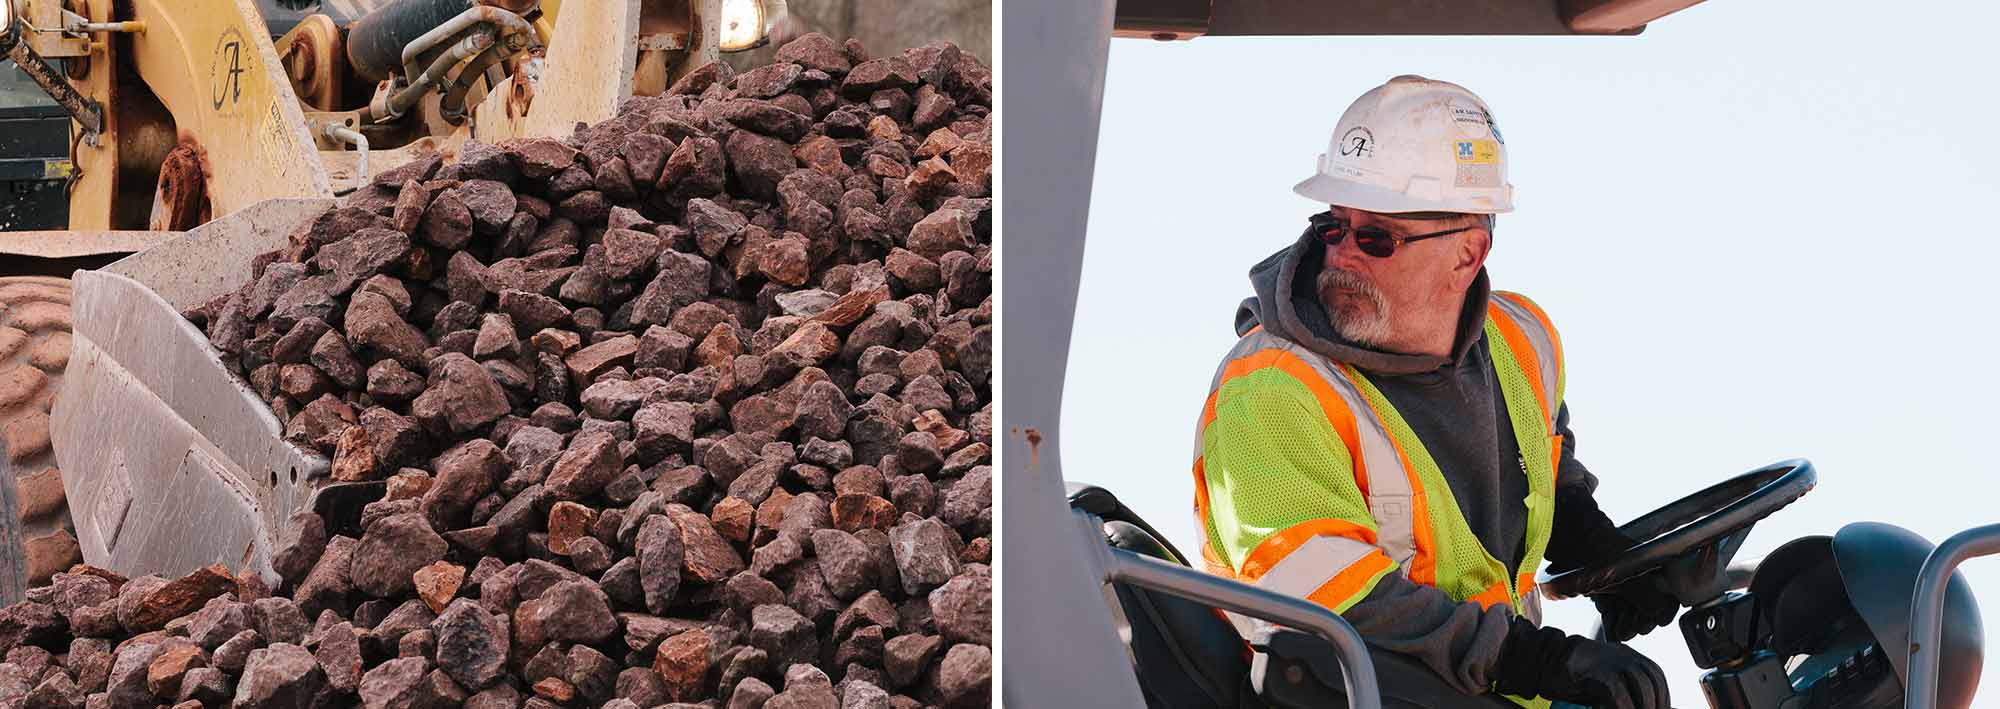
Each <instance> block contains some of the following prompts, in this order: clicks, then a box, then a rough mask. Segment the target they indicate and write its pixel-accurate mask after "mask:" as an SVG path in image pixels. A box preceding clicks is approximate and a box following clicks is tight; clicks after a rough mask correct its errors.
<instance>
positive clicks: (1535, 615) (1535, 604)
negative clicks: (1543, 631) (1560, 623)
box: [1519, 586, 1542, 625]
mask: <svg viewBox="0 0 2000 709" xmlns="http://www.w3.org/2000/svg"><path fill="white" fill-rule="evenodd" d="M1519 613H1520V615H1521V617H1523V618H1527V619H1528V622H1530V623H1534V624H1535V625H1541V624H1542V587H1540V586H1536V587H1534V588H1531V589H1528V592H1527V593H1524V594H1521V607H1520V609H1519Z"/></svg>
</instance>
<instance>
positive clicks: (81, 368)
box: [50, 199, 334, 586]
mask: <svg viewBox="0 0 2000 709" xmlns="http://www.w3.org/2000/svg"><path fill="white" fill-rule="evenodd" d="M333 204H334V202H333V200H331V199H275V200H267V201H264V202H260V203H257V204H254V205H251V206H250V207H247V208H245V209H243V210H240V211H238V212H236V213H234V214H231V215H229V216H226V217H223V218H221V219H218V220H215V221H213V222H210V223H208V224H204V225H202V226H200V227H198V228H196V229H194V230H192V231H189V232H186V233H184V234H180V235H177V236H175V237H174V238H172V239H171V240H168V241H166V242H164V243H160V244H158V245H156V246H153V247H151V248H148V249H146V250H144V251H141V252H139V253H136V254H133V255H132V256H129V257H127V258H124V259H121V260H119V261H117V262H114V263H112V264H111V265H109V266H106V267H104V268H102V269H98V270H94V271H78V272H76V274H75V276H74V295H73V300H72V305H71V307H72V313H73V318H74V331H73V339H72V343H73V344H72V349H71V354H70V360H69V368H68V371H67V373H66V381H65V383H64V386H63V388H62V391H61V392H60V393H59V394H58V395H57V397H56V400H55V404H54V411H53V413H52V415H51V417H50V436H51V438H52V439H53V443H54V447H55V450H56V457H57V460H58V462H59V463H60V464H61V467H62V470H63V488H64V491H65V493H66V494H67V496H68V498H69V505H70V512H71V517H72V519H73V520H74V522H75V525H76V536H77V540H78V542H79V544H80V545H81V546H82V552H83V558H84V561H86V562H88V563H90V564H93V565H96V566H102V567H105V568H109V569H111V570H113V571H117V572H119V573H121V574H126V575H129V576H137V575H141V574H148V573H153V574H161V575H163V576H168V577H176V576H179V575H182V574H184V573H187V572H189V571H192V570H194V569H196V568H198V567H202V566H206V565H209V564H216V563H221V564H225V565H228V566H229V567H231V568H235V569H254V570H256V571H257V572H258V573H259V574H260V575H262V576H263V577H264V579H265V581H266V582H268V583H272V584H273V585H274V586H275V585H276V583H277V581H278V579H277V575H276V574H275V573H274V572H273V571H272V567H271V557H272V555H273V554H274V553H275V552H276V546H275V545H276V542H277V540H278V539H279V538H280V536H281V534H282V533H283V531H284V529H283V527H284V525H285V523H286V521H287V519H288V518H289V517H290V516H291V513H292V512H293V511H294V510H297V509H299V508H300V507H302V506H304V505H306V504H309V503H311V502H312V501H313V500H314V498H315V497H316V496H317V493H318V491H319V487H320V484H321V483H324V482H325V478H326V475H325V473H326V471H327V468H328V462H327V460H326V459H325V458H324V457H322V456H320V455H318V454H317V453H315V452H312V451H309V450H304V449H300V448H298V447H296V446H293V445H291V444H289V443H286V442H285V441H284V440H283V426H282V424H281V423H280V422H279V421H278V419H277V417H276V416H275V415H274V414H273V413H272V412H271V410H270V408H269V407H268V406H267V405H266V404H265V403H264V401H263V399H262V398H260V397H258V396H257V394H256V393H255V392H254V391H252V390H251V389H250V388H249V386H248V385H247V383H246V382H244V381H243V380H242V379H241V378H240V377H238V376H237V375H236V374H235V373H233V372H232V371H230V368H229V367H227V366H225V365H224V363H223V361H222V356H221V353H220V352H218V351H217V350H216V349H215V348H214V347H213V346H211V345H210V344H209V342H208V337H207V336H206V335H205V334H203V333H202V332H201V330H199V329H197V328H196V327H195V326H194V324H193V323H190V322H188V321H187V320H186V319H184V318H183V317H182V316H181V313H182V312H183V311H185V310H187V309H188V308H190V307H192V306H195V305H198V304H201V303H204V302H206V301H208V300H210V299H212V298H214V297H215V296H217V295H220V294H223V293H226V292H229V291H230V290H233V289H235V288H236V287H238V286H240V285H241V284H243V283H244V282H246V281H248V280H250V263H251V259H252V258H253V257H255V256H256V255H257V254H261V253H265V252H268V251H272V250H275V249H279V248H282V247H284V245H285V244H286V240H287V238H288V237H289V236H290V235H291V234H292V233H293V232H295V231H296V230H298V229H299V228H300V227H302V226H304V225H306V224H308V223H309V222H310V221H311V220H312V219H314V218H316V217H318V216H319V215H321V214H322V213H324V212H325V211H326V210H327V209H329V208H331V207H332V206H333Z"/></svg>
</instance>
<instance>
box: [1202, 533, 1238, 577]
mask: <svg viewBox="0 0 2000 709" xmlns="http://www.w3.org/2000/svg"><path fill="white" fill-rule="evenodd" d="M1204 536H1206V535H1204ZM1201 567H1202V570H1203V571H1207V572H1209V573H1211V574H1215V575H1216V576H1221V577H1223V578H1226V579H1233V578H1236V570H1235V569H1231V568H1229V562H1226V561H1223V560H1222V555H1221V554H1217V553H1215V547H1212V546H1209V544H1208V540H1207V539H1203V540H1201Z"/></svg>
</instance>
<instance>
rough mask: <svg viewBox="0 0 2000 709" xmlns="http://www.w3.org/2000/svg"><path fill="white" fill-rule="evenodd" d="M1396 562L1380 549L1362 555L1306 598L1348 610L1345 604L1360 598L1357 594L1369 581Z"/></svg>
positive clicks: (1365, 588) (1323, 604)
mask: <svg viewBox="0 0 2000 709" xmlns="http://www.w3.org/2000/svg"><path fill="white" fill-rule="evenodd" d="M1395 563H1396V562H1393V561H1390V560H1389V555H1388V554H1384V553H1382V552H1381V550H1379V549H1378V550H1376V551H1371V552H1368V555H1367V556H1364V557H1361V560H1360V561H1356V562H1354V563H1352V564H1349V565H1348V566H1347V568H1345V569H1341V570H1340V573H1338V574H1334V575H1333V578H1330V579H1327V581H1326V583H1323V584H1320V586H1319V588H1317V589H1314V590H1313V592H1312V593H1308V594H1306V600H1308V601H1312V602H1314V603H1318V604H1320V605H1322V606H1326V607H1328V608H1332V609H1334V611H1336V612H1339V611H1343V610H1346V609H1345V608H1344V607H1343V606H1345V605H1350V604H1351V602H1353V601H1356V600H1359V599H1357V598H1356V596H1358V595H1360V594H1361V593H1362V592H1363V591H1366V590H1367V589H1368V585H1369V582H1371V581H1374V580H1375V578H1376V577H1378V576H1380V575H1381V574H1382V572H1384V571H1388V570H1389V567H1390V566H1391V565H1393V564H1395Z"/></svg>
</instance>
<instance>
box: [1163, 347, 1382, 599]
mask: <svg viewBox="0 0 2000 709" xmlns="http://www.w3.org/2000/svg"><path fill="white" fill-rule="evenodd" d="M1202 459H1203V468H1204V471H1205V476H1206V483H1207V486H1208V505H1209V515H1208V524H1207V525H1206V526H1207V527H1208V530H1207V531H1208V535H1209V542H1210V543H1211V544H1213V545H1214V548H1215V549H1216V550H1217V551H1218V552H1220V553H1221V554H1222V555H1223V558H1224V561H1225V562H1226V563H1228V564H1229V565H1230V566H1231V567H1232V568H1235V569H1238V570H1241V568H1242V565H1243V559H1244V558H1245V557H1246V556H1247V555H1248V554H1249V553H1250V550H1252V549H1255V548H1257V545H1258V544H1261V543H1263V542H1264V540H1266V539H1269V538H1270V537H1271V535H1273V534H1275V533H1277V532H1279V531H1280V530H1283V529H1285V528H1288V527H1291V526H1293V525H1296V524H1299V523H1302V522H1306V521H1310V520H1315V519H1326V518H1332V519H1340V520H1345V521H1348V522H1352V523H1354V524H1356V525H1359V526H1362V527H1366V528H1368V529H1371V530H1373V529H1375V521H1374V519H1373V518H1372V517H1371V516H1370V515H1369V513H1368V502H1367V500H1366V499H1365V498H1363V497H1362V495H1361V489H1360V487H1359V486H1358V485H1356V483H1355V481H1354V467H1353V462H1352V456H1351V455H1350V453H1349V452H1348V450H1347V446H1346V444H1345V443H1343V442H1342V441H1341V439H1340V435H1339V434H1337V433H1335V432H1334V430H1333V425H1332V424H1330V423H1328V422H1327V419H1326V413H1325V412H1324V411H1322V410H1321V409H1320V406H1319V402H1318V400H1317V399H1315V398H1314V397H1313V394H1312V392H1311V391H1310V390H1308V389H1307V388H1306V385H1305V384H1304V383H1303V382H1300V381H1299V380H1298V379H1296V378H1294V377H1293V376H1292V375H1291V374H1288V373H1286V372H1284V371H1281V370H1279V369H1277V368H1275V367H1266V368H1262V369H1258V370H1255V371H1252V372H1250V373H1248V374H1245V375H1243V376H1239V377H1235V378H1233V379H1230V380H1228V381H1226V382H1224V383H1223V384H1222V387H1221V389H1219V390H1218V391H1217V394H1216V399H1215V419H1214V420H1213V421H1210V422H1209V424H1208V426H1207V427H1206V428H1205V429H1204V430H1203V431H1202ZM1329 571H1333V570H1332V569H1329ZM1372 585H1373V584H1370V586H1372Z"/></svg>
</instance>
